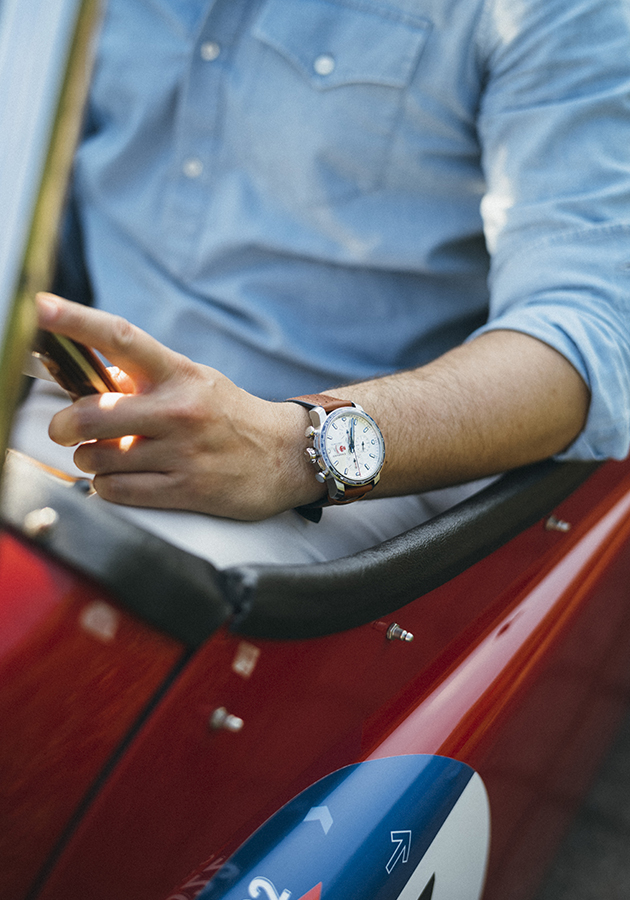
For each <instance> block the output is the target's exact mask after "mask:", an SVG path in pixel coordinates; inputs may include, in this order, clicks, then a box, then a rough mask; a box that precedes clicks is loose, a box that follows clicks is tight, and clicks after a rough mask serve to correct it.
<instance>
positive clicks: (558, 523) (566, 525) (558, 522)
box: [545, 516, 571, 532]
mask: <svg viewBox="0 0 630 900" xmlns="http://www.w3.org/2000/svg"><path fill="white" fill-rule="evenodd" d="M545 528H546V530H547V531H564V532H567V531H571V523H570V522H565V521H564V520H563V519H556V517H555V516H549V518H548V519H547V521H546V522H545Z"/></svg>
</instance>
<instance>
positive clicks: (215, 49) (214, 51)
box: [201, 41, 221, 62]
mask: <svg viewBox="0 0 630 900" xmlns="http://www.w3.org/2000/svg"><path fill="white" fill-rule="evenodd" d="M220 52H221V45H220V44H217V42H216V41H204V42H203V44H202V45H201V58H202V59H205V61H206V62H214V60H215V59H216V58H217V57H218V55H219V53H220Z"/></svg>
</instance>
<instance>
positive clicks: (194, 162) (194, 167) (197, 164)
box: [182, 156, 203, 178]
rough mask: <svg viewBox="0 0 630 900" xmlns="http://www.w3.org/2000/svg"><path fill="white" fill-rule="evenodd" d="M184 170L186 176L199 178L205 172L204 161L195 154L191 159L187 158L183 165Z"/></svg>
mask: <svg viewBox="0 0 630 900" xmlns="http://www.w3.org/2000/svg"><path fill="white" fill-rule="evenodd" d="M182 172H183V173H184V175H185V176H186V178H199V176H200V175H201V173H202V172H203V163H202V162H201V160H200V159H197V158H196V157H195V156H191V158H190V159H187V160H185V162H184V165H183V166H182Z"/></svg>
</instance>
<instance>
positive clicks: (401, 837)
mask: <svg viewBox="0 0 630 900" xmlns="http://www.w3.org/2000/svg"><path fill="white" fill-rule="evenodd" d="M390 835H391V839H392V843H393V844H396V849H395V850H394V852H393V853H392V855H391V857H390V860H389V862H388V863H387V865H386V866H385V868H386V869H387V874H388V875H391V873H392V869H393V868H394V866H395V865H396V863H397V862H398V861H399V860H401V861H402V862H403V863H406V862H407V860H408V859H409V850H410V849H411V832H410V831H390Z"/></svg>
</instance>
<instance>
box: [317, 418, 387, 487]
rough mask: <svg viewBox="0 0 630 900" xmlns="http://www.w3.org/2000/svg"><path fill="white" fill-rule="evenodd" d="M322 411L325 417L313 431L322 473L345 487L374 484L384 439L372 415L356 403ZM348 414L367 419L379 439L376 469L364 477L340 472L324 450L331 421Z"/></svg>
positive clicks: (381, 462) (381, 461)
mask: <svg viewBox="0 0 630 900" xmlns="http://www.w3.org/2000/svg"><path fill="white" fill-rule="evenodd" d="M320 409H321V407H320ZM322 412H323V413H324V415H325V418H324V421H323V422H321V426H320V428H319V429H318V430H317V431H316V432H315V435H314V442H313V443H314V448H315V450H316V451H317V453H318V454H319V456H320V458H321V460H322V462H323V463H324V465H325V469H324V473H326V472H328V474H329V475H330V476H331V477H332V478H334V479H335V481H338V482H340V483H341V484H342V485H344V486H346V487H362V486H363V485H367V484H373V483H374V484H375V483H376V481H378V478H379V476H380V473H381V470H382V468H383V463H384V461H385V440H384V438H383V434H382V432H381V429H380V428H379V427H378V425H377V424H376V422H375V421H374V419H373V418H372V416H371V415H370V414H369V413H366V412H365V410H364V409H363V408H362V407H360V406H359V405H358V404H355V405H354V406H350V405H348V406H341V407H339V409H334V410H332V412H329V413H328V414H326V412H325V410H323V409H322ZM350 415H351V416H354V417H357V418H362V419H365V420H367V422H369V424H370V425H371V426H372V428H373V429H374V431H375V433H376V435H377V437H378V440H379V444H378V459H377V462H376V470H375V471H374V472H373V473H371V474H370V475H368V476H366V477H365V478H354V477H352V476H350V475H346V474H344V473H343V472H340V471H339V469H338V468H337V466H336V465H335V463H334V462H333V461H332V459H331V458H330V456H329V454H328V452H327V450H326V435H327V434H328V432H329V430H330V428H331V427H332V425H333V422H335V421H336V420H337V419H340V418H343V417H344V416H350Z"/></svg>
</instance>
